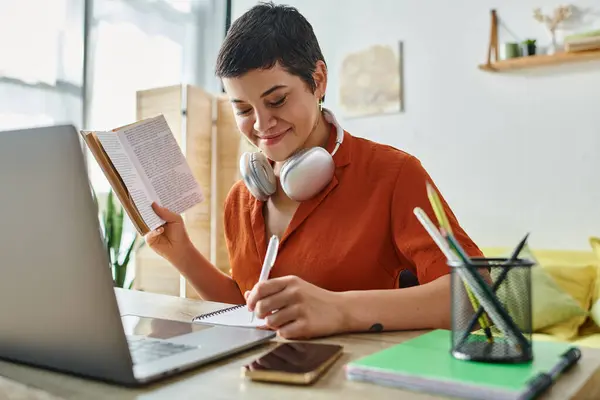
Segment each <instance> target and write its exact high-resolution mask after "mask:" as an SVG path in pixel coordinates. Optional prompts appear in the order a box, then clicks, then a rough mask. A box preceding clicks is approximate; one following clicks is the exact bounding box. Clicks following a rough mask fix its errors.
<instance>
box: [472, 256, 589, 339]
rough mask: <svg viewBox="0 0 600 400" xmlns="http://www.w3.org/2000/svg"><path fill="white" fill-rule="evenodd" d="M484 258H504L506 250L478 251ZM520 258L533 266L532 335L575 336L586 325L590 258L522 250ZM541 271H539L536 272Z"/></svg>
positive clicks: (561, 337)
mask: <svg viewBox="0 0 600 400" xmlns="http://www.w3.org/2000/svg"><path fill="white" fill-rule="evenodd" d="M482 251H483V253H484V254H485V255H486V256H487V257H499V256H506V255H507V254H509V253H510V251H511V250H510V249H506V248H487V249H485V248H484V249H482ZM521 256H525V257H527V256H529V257H531V258H532V259H533V260H534V261H535V262H536V264H538V265H536V266H535V267H534V268H533V270H532V275H531V290H532V301H533V304H532V312H533V316H532V319H533V329H534V332H539V333H545V334H548V335H555V336H556V337H557V338H559V339H562V340H571V339H573V338H575V337H577V336H578V335H579V332H578V330H579V328H580V327H581V326H582V325H583V324H584V323H585V322H586V320H587V316H588V313H587V311H588V310H589V308H590V305H591V302H592V297H593V295H594V286H595V285H594V282H595V281H596V278H597V267H596V265H594V264H593V254H592V253H591V252H585V251H561V250H531V249H530V248H529V247H528V246H526V247H525V249H524V250H523V253H522V254H521ZM538 267H541V269H538Z"/></svg>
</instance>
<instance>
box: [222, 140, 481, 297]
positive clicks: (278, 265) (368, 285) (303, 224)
mask: <svg viewBox="0 0 600 400" xmlns="http://www.w3.org/2000/svg"><path fill="white" fill-rule="evenodd" d="M335 136H336V135H335V128H334V129H333V132H332V133H331V134H330V135H329V140H328V144H327V150H329V151H330V152H331V151H332V149H333V146H334V145H335ZM334 161H335V167H336V168H335V174H334V177H333V179H332V181H331V182H330V184H329V185H328V186H327V187H326V188H325V189H324V190H323V191H322V192H321V193H319V194H317V195H316V196H315V197H313V198H312V199H310V200H308V201H305V202H302V203H301V204H300V205H299V207H298V209H297V210H296V212H295V214H294V216H293V218H292V221H291V223H290V225H289V226H288V228H287V230H286V232H285V233H284V235H283V237H282V238H280V247H279V253H278V256H277V260H276V262H275V264H274V266H273V269H272V270H271V275H270V277H271V278H274V277H281V276H286V275H296V276H298V277H299V278H302V279H304V280H306V281H308V282H310V283H312V284H314V285H317V286H319V287H321V288H324V289H328V290H332V291H346V290H368V289H392V288H397V287H398V286H399V275H400V272H401V271H402V270H405V269H407V270H410V271H412V272H413V273H414V274H415V275H416V277H417V278H418V280H419V284H425V283H427V282H431V281H433V280H435V279H436V278H438V277H440V276H442V275H445V274H448V273H449V271H450V270H449V267H448V265H447V264H446V258H445V257H444V255H443V254H442V252H441V251H440V250H439V248H438V247H437V246H436V244H435V243H434V242H433V240H432V239H431V237H430V236H429V235H428V234H427V232H426V231H425V229H424V228H423V226H422V225H421V224H420V223H419V221H418V220H417V218H416V216H415V215H414V214H413V209H414V208H415V207H417V206H418V207H421V208H422V209H423V210H424V211H425V212H426V213H427V214H428V215H429V218H431V220H432V221H433V222H434V223H435V222H437V220H436V218H435V214H434V212H433V209H432V208H431V205H430V203H429V200H428V198H427V191H426V186H425V183H426V182H427V181H429V182H431V183H432V184H433V181H432V180H431V178H430V177H429V175H428V173H427V172H426V171H425V169H424V168H423V166H422V165H421V163H420V162H419V160H418V159H417V158H415V157H414V156H412V155H410V154H408V153H406V152H404V151H402V150H398V149H396V148H393V147H391V146H388V145H383V144H379V143H376V142H372V141H369V140H366V139H363V138H359V137H355V136H352V135H350V134H349V133H348V132H344V141H343V143H342V145H341V146H340V148H339V149H338V152H337V153H336V154H335V156H334ZM434 187H435V185H434ZM440 199H441V201H442V204H443V206H444V208H445V210H446V213H447V214H448V219H449V221H450V224H451V226H452V229H453V231H454V234H455V236H456V239H457V240H458V241H459V242H460V243H461V245H462V246H463V247H464V249H465V251H466V252H467V253H468V254H469V255H471V256H482V253H481V251H480V250H479V248H478V247H477V245H476V244H475V243H474V242H473V241H472V240H471V239H470V238H469V236H468V235H467V234H466V233H465V231H464V230H463V229H462V228H461V226H460V225H459V223H458V222H457V219H456V217H455V215H454V214H453V213H452V211H451V210H450V208H449V206H448V204H447V203H446V201H445V200H444V198H443V196H441V195H440ZM264 205H265V204H264V202H261V201H259V200H257V199H255V198H254V197H253V196H252V194H251V193H250V192H249V191H248V189H247V188H246V186H245V185H244V182H243V181H239V182H237V183H236V184H235V185H234V186H233V187H232V189H231V191H230V192H229V194H228V196H227V199H226V200H225V210H224V231H225V240H226V243H227V247H228V250H229V261H230V265H231V272H232V277H233V279H234V280H235V281H236V283H237V284H238V286H239V288H240V291H241V292H242V293H244V292H245V291H246V290H251V289H252V288H253V286H254V285H255V284H256V283H257V281H258V277H259V275H260V270H261V267H262V263H263V260H264V258H265V255H266V250H267V244H268V240H267V237H266V226H265V220H264V216H263V206H264Z"/></svg>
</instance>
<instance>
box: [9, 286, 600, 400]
mask: <svg viewBox="0 0 600 400" xmlns="http://www.w3.org/2000/svg"><path fill="white" fill-rule="evenodd" d="M116 294H117V299H118V302H119V306H120V309H121V313H122V314H138V315H143V316H150V317H156V318H167V319H175V320H183V321H189V320H190V319H191V318H192V317H193V316H195V315H197V314H201V313H205V312H210V311H214V310H217V309H220V308H223V306H224V305H223V304H219V303H211V302H203V301H194V300H189V299H184V298H179V297H172V296H164V295H156V294H150V293H144V292H137V291H130V290H121V289H116ZM421 333H423V332H417V331H411V332H393V333H388V332H383V333H368V334H350V335H341V336H335V337H331V338H324V339H318V340H317V341H318V342H324V343H339V344H342V345H343V346H344V355H343V356H342V358H341V359H339V360H338V361H337V362H336V363H335V364H334V366H333V367H332V368H331V369H330V370H329V371H328V372H327V373H326V374H325V375H324V376H323V377H322V378H321V379H320V380H319V381H317V382H316V383H315V384H314V385H313V386H310V387H295V386H283V385H277V384H268V383H258V382H251V381H247V380H244V379H243V378H242V377H241V375H240V371H241V366H242V365H244V364H245V363H247V362H249V361H250V360H252V359H254V358H255V357H257V356H258V355H260V354H263V353H264V352H266V351H267V350H269V349H270V348H272V347H273V346H274V345H275V343H270V344H266V345H263V346H260V347H257V348H255V349H252V350H249V351H245V352H243V353H240V354H238V355H237V356H233V357H230V358H227V359H224V360H221V361H218V362H215V363H212V364H209V365H206V366H203V367H200V368H197V369H194V370H192V371H189V372H187V373H184V374H182V375H180V376H178V377H175V378H171V379H168V380H165V381H162V382H160V383H157V384H153V385H151V386H148V387H145V388H140V389H129V388H122V387H119V386H113V385H109V384H105V383H101V382H96V381H92V380H85V379H81V378H77V377H73V376H70V375H65V374H59V373H55V372H50V371H45V370H41V369H36V368H31V367H26V366H22V365H18V364H11V363H7V362H0V375H1V376H3V377H6V378H8V380H7V379H4V378H2V377H0V398H9V399H10V398H15V399H16V398H18V399H44V400H57V399H61V400H62V399H75V398H77V399H80V398H85V399H114V400H117V399H136V400H142V399H143V400H154V399H168V400H174V399H186V398H190V399H192V398H193V399H198V398H210V399H261V400H262V399H265V400H267V399H277V400H279V399H287V400H293V399H296V398H298V399H299V398H303V397H301V396H306V395H309V396H310V398H311V399H330V398H338V396H342V395H343V398H348V399H361V400H364V399H365V398H372V399H375V398H395V399H404V398H406V399H414V400H424V399H438V398H440V397H437V396H432V395H428V394H418V393H413V392H409V391H404V390H400V389H395V388H386V387H381V386H376V385H372V384H367V383H360V382H351V381H347V380H346V379H345V376H344V371H343V365H344V364H346V363H347V362H349V361H350V360H354V359H356V358H358V357H362V356H364V355H367V354H371V353H374V352H376V351H378V350H380V349H384V348H387V347H389V346H392V345H394V344H396V343H400V342H403V341H405V340H407V339H410V338H413V337H415V336H417V335H419V334H421ZM277 340H279V339H276V341H277ZM582 351H583V358H582V360H581V361H580V364H579V365H578V366H577V367H575V368H574V369H573V370H572V371H570V372H569V373H567V374H566V375H564V376H563V377H562V378H561V379H560V380H559V381H558V382H557V383H556V384H555V385H554V387H553V388H552V390H551V391H550V392H548V393H547V394H546V395H545V396H544V399H561V400H563V399H569V398H573V399H598V398H600V369H599V368H598V367H599V366H600V350H595V349H589V348H583V349H582ZM24 385H26V386H24Z"/></svg>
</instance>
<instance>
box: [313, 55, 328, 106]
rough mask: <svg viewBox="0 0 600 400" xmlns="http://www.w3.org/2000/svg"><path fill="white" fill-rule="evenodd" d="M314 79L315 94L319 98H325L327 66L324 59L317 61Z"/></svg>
mask: <svg viewBox="0 0 600 400" xmlns="http://www.w3.org/2000/svg"><path fill="white" fill-rule="evenodd" d="M313 80H314V82H315V96H316V97H317V100H319V101H320V100H324V99H325V91H326V90H327V66H326V65H325V62H323V61H322V60H319V61H317V64H316V65H315V72H314V73H313Z"/></svg>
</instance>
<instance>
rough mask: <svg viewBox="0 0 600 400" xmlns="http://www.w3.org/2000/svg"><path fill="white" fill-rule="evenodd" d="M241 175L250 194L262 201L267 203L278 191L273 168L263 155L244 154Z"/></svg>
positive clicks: (241, 159) (241, 162)
mask: <svg viewBox="0 0 600 400" xmlns="http://www.w3.org/2000/svg"><path fill="white" fill-rule="evenodd" d="M240 174H241V175H242V179H243V180H244V183H245V184H246V187H247V188H248V190H249V191H250V193H252V195H253V196H254V197H255V198H257V199H258V200H260V201H266V200H267V199H268V198H269V196H271V195H272V194H273V193H275V190H276V189H277V181H276V178H275V173H274V172H273V168H272V167H271V164H269V160H267V158H266V157H265V156H264V155H263V154H262V153H258V152H252V153H249V152H245V153H244V154H242V157H241V158H240Z"/></svg>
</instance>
